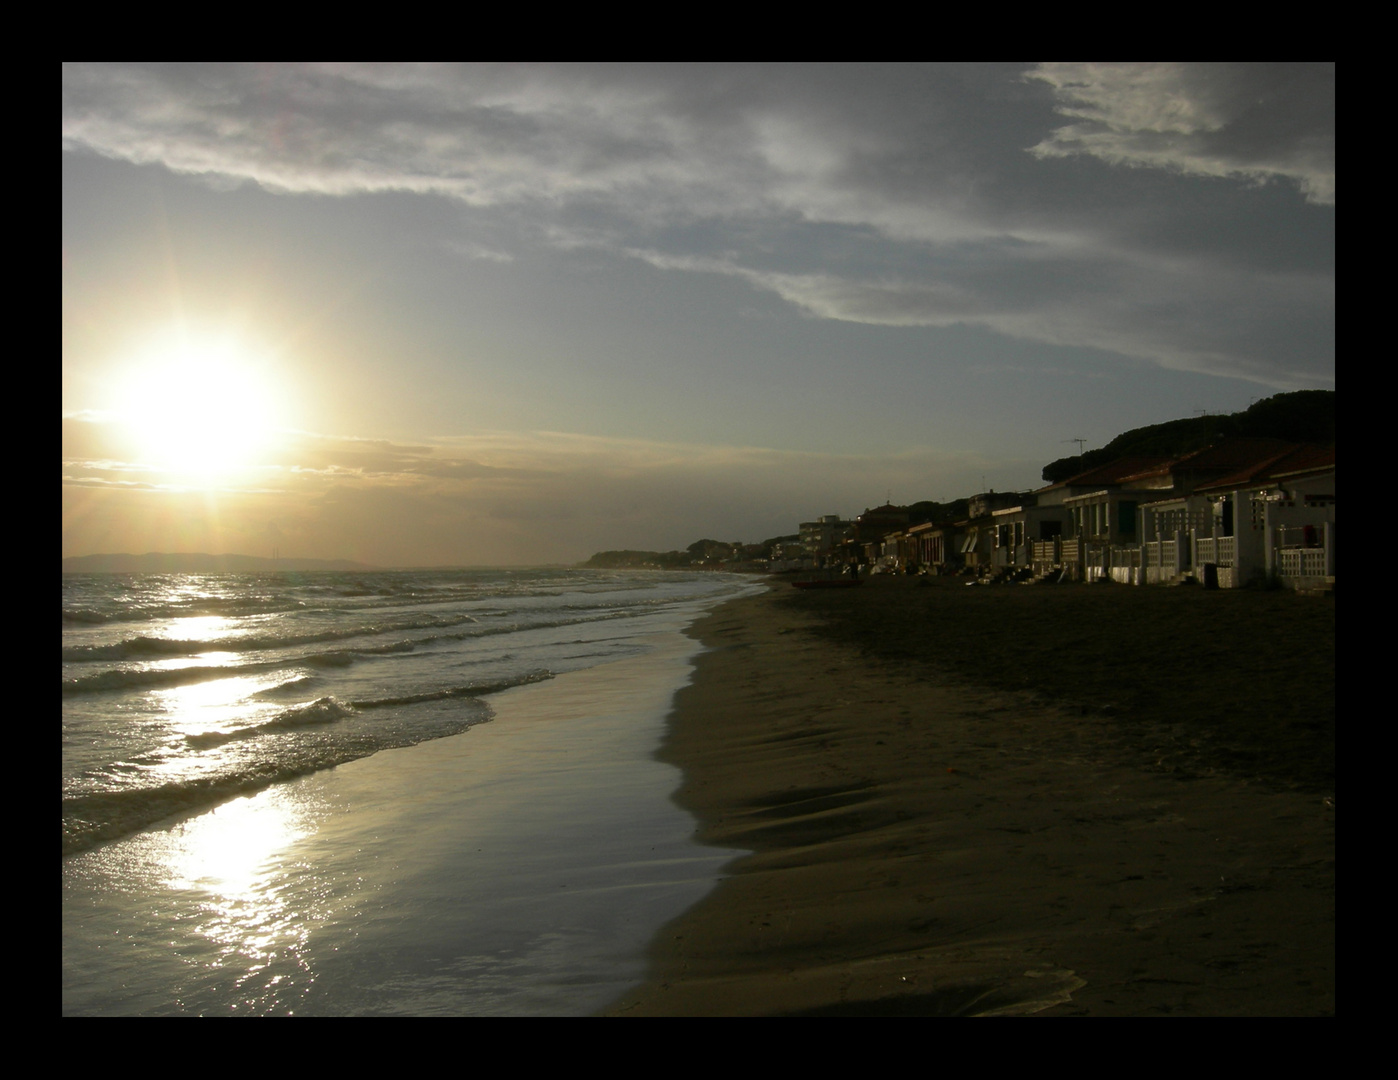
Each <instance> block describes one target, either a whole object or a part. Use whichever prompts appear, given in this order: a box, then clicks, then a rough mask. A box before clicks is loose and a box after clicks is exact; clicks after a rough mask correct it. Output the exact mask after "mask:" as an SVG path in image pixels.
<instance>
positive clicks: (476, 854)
mask: <svg viewBox="0 0 1398 1080" xmlns="http://www.w3.org/2000/svg"><path fill="white" fill-rule="evenodd" d="M637 640H639V641H643V642H644V643H645V646H646V651H645V653H644V654H643V655H639V656H634V657H629V658H624V659H619V660H615V661H611V662H609V663H604V664H599V665H597V666H595V667H591V668H585V669H580V670H577V671H572V672H567V673H565V674H563V675H560V676H559V677H558V678H557V679H553V680H549V681H547V682H541V683H532V684H528V685H524V686H518V687H514V688H512V689H510V690H506V691H503V692H502V693H500V694H497V695H494V696H493V697H492V699H491V706H492V709H493V710H494V712H495V718H494V719H493V720H491V721H490V722H489V723H484V724H479V725H476V726H474V727H472V728H471V729H469V730H468V731H465V732H462V733H460V734H458V735H453V736H450V737H447V738H442V739H434V740H430V741H427V742H423V743H419V744H417V745H415V746H410V747H401V748H397V749H393V750H385V751H380V752H379V753H376V754H373V755H371V756H369V757H365V758H360V759H357V760H355V761H351V762H348V763H346V764H344V765H341V766H338V767H336V768H334V769H329V770H325V771H322V772H318V773H314V774H311V775H309V776H305V777H301V778H299V779H296V780H292V781H289V782H287V783H284V784H277V785H273V786H272V787H269V788H266V789H264V790H262V791H260V792H257V793H255V794H253V795H250V796H245V797H240V798H237V799H233V800H230V801H228V802H225V803H222V804H220V805H219V806H218V807H216V808H213V809H211V810H208V811H204V812H202V813H199V814H195V815H189V816H186V817H185V818H182V819H179V820H177V821H172V822H166V823H164V824H162V825H157V826H154V827H151V828H148V829H145V830H142V831H141V832H139V833H137V834H135V835H134V836H131V837H128V838H125V839H122V840H118V841H114V842H112V843H110V844H107V845H103V846H101V847H99V848H95V849H92V850H89V851H86V852H82V853H79V854H77V855H72V856H68V857H65V859H64V927H65V929H64V943H63V969H64V974H63V980H64V989H63V1012H64V1014H65V1015H123V1016H125V1015H173V1014H184V1015H190V1014H195V1015H230V1014H231V1015H245V1014H249V1013H250V1014H254V1015H290V1014H295V1015H336V1016H351V1015H352V1016H366V1015H448V1016H467V1015H477V1016H506V1015H519V1016H559V1015H588V1014H590V1013H593V1012H595V1011H596V1010H597V1009H599V1008H601V1007H602V1006H603V1005H605V1003H606V1002H607V1001H609V1000H611V999H613V998H614V997H615V996H616V995H617V994H619V993H620V992H622V990H624V989H625V988H626V987H628V986H630V985H633V984H634V982H635V981H636V980H637V979H639V978H641V977H642V975H643V974H644V964H645V948H646V946H647V943H648V942H649V941H650V940H651V939H652V937H653V935H654V933H655V932H656V928H657V927H659V926H660V925H661V924H662V923H663V922H664V921H665V920H666V919H669V918H671V917H673V916H674V914H675V913H676V912H680V911H683V910H684V909H685V908H686V907H687V906H689V905H690V904H692V903H693V902H694V901H695V900H696V899H698V898H699V897H701V896H702V895H704V894H705V893H707V892H708V891H709V890H710V889H711V888H712V887H713V883H714V881H715V879H716V878H717V877H718V874H719V867H720V866H721V865H722V864H723V863H725V862H727V861H729V860H730V859H731V858H732V857H733V855H734V854H736V853H735V852H724V851H718V850H715V849H713V848H711V847H701V846H699V845H698V844H696V843H694V841H693V839H692V819H691V818H690V817H689V815H687V814H685V813H683V812H682V811H681V810H680V809H679V808H677V807H675V806H674V804H673V803H672V802H670V800H669V796H670V793H671V792H672V791H673V789H674V787H675V785H676V784H677V782H678V780H679V774H678V773H677V772H676V771H675V770H674V769H673V768H671V767H669V766H667V765H664V764H663V763H661V762H658V761H657V760H656V756H655V749H656V748H657V747H658V745H659V742H660V739H661V737H662V735H663V728H664V718H665V716H666V713H667V711H668V708H669V704H670V701H671V698H672V694H673V691H674V689H675V687H676V686H678V685H680V684H681V683H682V682H683V681H684V680H687V678H688V677H689V658H690V657H691V655H692V654H693V653H694V651H695V650H696V649H697V648H698V646H697V645H696V644H695V642H694V641H693V640H692V639H690V638H687V637H685V636H683V635H682V634H681V633H680V632H679V630H678V629H673V630H665V631H660V632H656V633H650V634H646V635H643V636H641V637H638V639H637Z"/></svg>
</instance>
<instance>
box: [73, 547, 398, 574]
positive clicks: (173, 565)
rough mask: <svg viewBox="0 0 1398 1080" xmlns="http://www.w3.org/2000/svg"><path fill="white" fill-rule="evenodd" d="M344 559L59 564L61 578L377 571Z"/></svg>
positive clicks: (126, 558) (162, 557)
mask: <svg viewBox="0 0 1398 1080" xmlns="http://www.w3.org/2000/svg"><path fill="white" fill-rule="evenodd" d="M377 569H379V567H375V566H370V565H368V564H367V563H358V562H350V561H349V560H348V559H264V558H260V557H258V556H256V555H206V554H203V553H202V552H181V553H177V554H169V553H166V552H161V551H149V552H147V553H146V554H144V555H79V556H75V557H74V558H71V559H64V560H63V572H64V573H65V574H251V573H257V572H265V573H278V572H281V571H285V570H290V571H305V570H361V571H366V570H377Z"/></svg>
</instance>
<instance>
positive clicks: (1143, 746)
mask: <svg viewBox="0 0 1398 1080" xmlns="http://www.w3.org/2000/svg"><path fill="white" fill-rule="evenodd" d="M1188 627H1194V628H1195V630H1196V631H1199V630H1202V632H1199V633H1195V634H1194V635H1193V636H1187V635H1186V636H1182V628H1188ZM1333 627H1334V600H1333V597H1331V598H1305V597H1297V596H1294V595H1291V594H1244V593H1241V592H1234V593H1230V594H1224V593H1208V594H1206V593H1204V592H1203V590H1180V589H1175V590H1171V589H1130V588H1126V587H1113V586H1108V587H1061V588H1058V589H1023V588H1019V587H1008V588H1006V589H1001V590H993V589H966V588H964V587H963V586H961V585H960V584H959V583H949V582H940V581H939V582H930V583H929V582H927V581H926V580H925V579H908V580H896V581H894V580H890V581H884V582H880V581H879V580H877V579H875V580H874V581H871V582H870V583H869V585H868V587H866V588H864V589H860V590H849V591H847V592H842V593H839V594H834V593H827V594H823V595H811V594H798V593H797V592H796V590H792V589H789V588H786V587H785V586H784V584H778V585H777V586H776V587H775V588H774V589H773V591H771V592H769V593H766V594H763V595H760V596H756V597H751V598H745V599H742V600H738V601H734V602H731V603H728V604H725V605H724V606H722V607H720V608H718V609H717V610H715V611H714V612H713V613H711V614H709V615H708V616H706V617H705V618H704V619H702V620H701V621H700V622H699V623H697V624H696V625H695V626H694V628H693V629H692V630H691V633H693V634H694V635H695V636H697V637H698V638H699V639H700V640H701V641H702V642H703V644H704V645H705V646H707V651H706V652H704V653H703V654H701V655H700V656H699V657H698V658H697V661H696V671H695V676H694V679H693V681H692V683H691V685H689V686H688V687H686V688H685V689H683V690H681V691H680V692H679V693H678V695H677V697H676V701H675V709H674V713H673V715H672V718H671V724H670V730H669V734H668V737H667V739H666V742H665V744H664V747H663V749H662V752H661V756H662V759H663V760H665V761H668V762H671V763H673V764H676V765H678V766H679V767H680V768H681V769H682V770H683V772H684V782H683V786H682V787H681V789H680V790H679V792H678V793H677V794H676V796H675V797H676V800H677V801H678V802H679V803H680V805H681V806H683V807H684V808H685V809H688V810H689V811H690V812H692V813H693V814H695V815H696V817H698V819H699V820H700V822H701V828H700V832H699V838H700V839H701V840H702V841H703V842H704V843H706V844H713V845H716V846H720V847H726V848H741V849H745V850H747V851H749V852H751V854H747V855H744V856H742V857H740V858H738V859H737V860H735V861H734V862H732V863H731V864H730V865H729V866H728V867H727V875H728V876H727V877H726V878H725V879H724V880H723V882H722V883H721V884H720V886H719V887H718V888H717V889H716V890H715V891H714V892H712V893H711V894H709V895H708V896H707V897H706V898H705V899H704V900H703V901H701V902H700V903H699V904H698V905H696V906H695V907H693V908H691V909H690V910H689V911H687V912H686V913H685V914H684V915H683V916H681V917H680V918H678V919H677V920H676V921H674V922H673V923H671V924H670V925H669V926H667V927H666V928H665V930H664V931H663V932H662V933H661V934H660V935H659V936H658V937H657V938H656V939H655V941H654V942H653V944H652V948H651V953H650V964H651V966H650V974H649V978H648V981H647V982H646V984H645V985H644V986H642V987H640V988H638V989H636V990H634V991H631V992H628V993H627V994H625V995H623V996H622V997H621V998H620V999H619V1000H617V1001H616V1002H614V1003H613V1004H612V1005H611V1006H610V1008H609V1009H608V1010H607V1012H608V1013H609V1014H610V1015H621V1016H639V1015H1005V1014H1019V1015H1026V1014H1033V1015H1041V1016H1119V1015H1131V1016H1137V1015H1291V1016H1305V1015H1333V1013H1334V1007H1335V985H1334V972H1335V946H1334V941H1335V906H1334V904H1335V892H1334V879H1335V862H1334V855H1335V851H1334V831H1335V811H1334V806H1335V800H1334V786H1333V740H1334V704H1333V703H1334V681H1333V680H1334V676H1333V670H1334V669H1333V665H1334V636H1333ZM1327 634H1328V637H1327ZM1211 635H1212V636H1211ZM1054 639H1056V641H1055V640H1054ZM1162 650H1163V651H1165V652H1167V653H1168V655H1165V656H1162V655H1161V653H1162ZM1301 653H1309V654H1312V655H1311V656H1310V658H1309V659H1306V658H1300V659H1297V658H1298V657H1299V655H1300V654H1301ZM1055 656H1057V658H1058V659H1057V662H1055V661H1054V658H1055ZM1288 656H1289V657H1290V658H1291V659H1292V660H1295V662H1294V663H1290V662H1288ZM1240 668H1241V669H1242V670H1238V669H1240ZM1273 668H1275V669H1276V671H1275V672H1273ZM1269 673H1271V674H1269ZM1278 673H1279V674H1278ZM1278 681H1280V682H1281V683H1282V685H1280V686H1277V685H1274V684H1275V683H1277V682H1278ZM1259 682H1260V683H1261V685H1259ZM1327 748H1328V754H1327V752H1326V750H1327Z"/></svg>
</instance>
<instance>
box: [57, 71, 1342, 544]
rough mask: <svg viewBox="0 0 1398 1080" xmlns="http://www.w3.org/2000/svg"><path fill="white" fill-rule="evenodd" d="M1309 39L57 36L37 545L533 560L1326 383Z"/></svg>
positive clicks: (830, 510)
mask: <svg viewBox="0 0 1398 1080" xmlns="http://www.w3.org/2000/svg"><path fill="white" fill-rule="evenodd" d="M1334 251H1335V69H1334V65H1333V64H1328V65H1327V64H1079V63H1042V64H969V65H898V64H893V65H889V64H881V65H855V64H839V65H830V64H816V65H620V66H618V65H586V64H584V65H513V64H512V65H426V66H423V65H408V66H399V65H357V64H314V65H310V64H308V65H286V64H219V65H211V64H184V65H181V64H163V65H151V64H65V65H64V67H63V406H62V408H63V554H64V556H65V557H67V556H71V555H85V554H95V553H104V552H133V553H140V552H146V551H206V552H214V553H242V554H251V555H271V554H272V553H273V552H274V551H275V552H276V553H278V554H280V555H282V556H283V557H306V558H327V559H354V560H357V561H360V562H365V563H371V564H374V565H380V566H443V565H467V566H486V565H528V564H541V563H567V562H574V561H578V560H582V559H586V558H587V557H588V556H589V555H591V554H592V553H593V552H595V551H601V550H608V549H616V548H635V549H646V550H671V549H675V548H684V547H686V546H687V545H688V544H690V543H691V542H693V541H694V540H697V539H699V538H701V537H709V538H713V539H719V540H725V541H743V542H748V543H752V542H757V541H761V540H764V539H767V538H769V537H773V536H780V535H784V534H789V533H794V532H795V531H796V530H797V527H798V525H799V523H800V522H801V521H809V520H812V519H814V518H816V517H818V516H820V515H823V514H839V515H841V516H844V517H852V516H854V515H857V514H859V513H862V512H863V511H864V510H865V509H867V508H870V507H873V506H877V505H880V504H882V503H884V502H886V501H892V502H895V503H900V504H907V503H912V502H916V501H919V500H924V499H934V500H938V501H947V500H951V499H955V498H959V497H963V496H967V495H972V494H975V493H977V492H980V491H985V490H987V489H994V490H999V491H1003V490H1025V489H1033V488H1037V487H1040V486H1042V484H1043V480H1042V478H1041V471H1042V469H1043V467H1044V465H1045V464H1047V463H1048V462H1050V461H1052V460H1054V459H1056V458H1060V457H1065V456H1067V455H1069V454H1073V453H1076V452H1077V450H1078V446H1079V443H1078V442H1077V441H1076V440H1083V444H1082V445H1084V447H1085V448H1086V449H1093V448H1095V447H1099V446H1102V445H1105V444H1106V443H1107V442H1109V441H1110V440H1111V439H1112V438H1114V437H1115V436H1116V435H1118V434H1120V433H1121V432H1123V431H1126V430H1129V429H1131V428H1134V427H1139V426H1141V425H1145V424H1153V423H1162V422H1164V421H1167V420H1174V419H1179V418H1181V417H1188V416H1194V415H1199V414H1201V413H1205V412H1207V413H1227V412H1235V411H1238V410H1241V409H1245V408H1247V407H1248V405H1249V404H1250V403H1251V402H1253V401H1255V400H1257V399H1259V398H1263V397H1268V396H1270V395H1272V394H1275V393H1280V392H1284V391H1290V390H1302V389H1333V388H1334V385H1335V266H1334V263H1335V254H1334Z"/></svg>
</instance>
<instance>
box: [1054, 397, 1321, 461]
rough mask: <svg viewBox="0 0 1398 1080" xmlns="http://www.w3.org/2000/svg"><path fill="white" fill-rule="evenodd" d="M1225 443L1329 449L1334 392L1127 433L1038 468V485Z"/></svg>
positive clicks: (1278, 400)
mask: <svg viewBox="0 0 1398 1080" xmlns="http://www.w3.org/2000/svg"><path fill="white" fill-rule="evenodd" d="M1230 437H1246V438H1252V439H1285V440H1286V441H1287V442H1298V443H1333V442H1334V441H1335V391H1333V390H1297V391H1295V392H1294V393H1290V394H1276V395H1274V396H1272V397H1269V398H1263V399H1262V400H1261V401H1255V402H1253V403H1252V405H1251V406H1249V407H1248V408H1247V409H1246V410H1244V411H1243V412H1236V413H1227V414H1219V415H1217V416H1209V415H1204V416H1192V417H1189V418H1187V419H1184V420H1168V421H1166V422H1165V423H1163V424H1150V425H1148V426H1146V427H1139V428H1133V429H1132V430H1130V431H1127V432H1125V433H1123V434H1121V435H1118V436H1117V437H1116V438H1115V439H1113V440H1112V441H1111V442H1109V443H1108V444H1107V445H1106V446H1104V447H1102V448H1101V449H1100V450H1089V451H1088V452H1087V453H1085V454H1082V455H1076V456H1073V457H1066V458H1059V459H1058V460H1057V461H1051V462H1049V463H1048V464H1047V465H1045V466H1044V474H1043V475H1044V481H1045V482H1046V483H1049V484H1056V483H1058V481H1060V480H1067V479H1068V478H1069V477H1070V476H1076V475H1077V474H1078V473H1080V472H1086V471H1087V470H1088V469H1095V468H1096V467H1097V466H1099V465H1105V464H1107V463H1108V462H1110V461H1115V460H1116V459H1117V458H1124V457H1155V456H1160V457H1178V456H1180V455H1181V454H1188V453H1190V452H1191V451H1193V450H1202V449H1203V448H1204V447H1206V446H1209V445H1210V444H1212V443H1216V442H1218V441H1219V440H1220V439H1226V438H1230Z"/></svg>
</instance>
